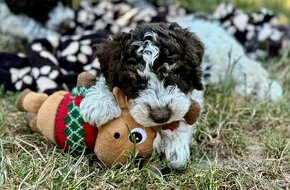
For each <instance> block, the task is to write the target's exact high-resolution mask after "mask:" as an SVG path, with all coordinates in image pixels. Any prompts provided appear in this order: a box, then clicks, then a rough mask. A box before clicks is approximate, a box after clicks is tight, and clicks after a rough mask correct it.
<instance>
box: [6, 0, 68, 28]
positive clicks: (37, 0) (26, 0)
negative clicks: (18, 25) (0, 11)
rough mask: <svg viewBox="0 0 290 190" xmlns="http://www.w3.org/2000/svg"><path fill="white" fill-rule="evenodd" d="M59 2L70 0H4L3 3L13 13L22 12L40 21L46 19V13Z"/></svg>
mask: <svg viewBox="0 0 290 190" xmlns="http://www.w3.org/2000/svg"><path fill="white" fill-rule="evenodd" d="M59 2H61V3H63V4H64V5H70V3H71V1H70V0H5V3H6V4H7V6H8V7H9V9H10V10H11V12H13V13H14V14H24V15H27V16H29V17H31V18H34V19H35V20H37V21H38V22H40V23H45V22H46V21H47V20H48V14H49V12H50V11H52V10H53V8H55V7H56V6H57V4H58V3H59Z"/></svg>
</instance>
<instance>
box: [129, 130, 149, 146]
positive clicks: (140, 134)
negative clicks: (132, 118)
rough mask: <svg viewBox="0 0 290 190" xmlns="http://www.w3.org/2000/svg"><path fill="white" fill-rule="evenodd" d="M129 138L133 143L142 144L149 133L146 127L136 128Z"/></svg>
mask: <svg viewBox="0 0 290 190" xmlns="http://www.w3.org/2000/svg"><path fill="white" fill-rule="evenodd" d="M128 138H129V140H130V141H131V142H132V143H136V144H141V143H143V142H144V141H145V140H146V139H147V133H146V131H145V130H144V129H141V128H135V129H132V131H131V133H130V134H129V137H128Z"/></svg>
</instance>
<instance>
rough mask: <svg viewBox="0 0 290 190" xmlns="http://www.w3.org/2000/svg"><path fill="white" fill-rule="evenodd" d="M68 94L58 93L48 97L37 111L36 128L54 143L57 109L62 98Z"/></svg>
mask: <svg viewBox="0 0 290 190" xmlns="http://www.w3.org/2000/svg"><path fill="white" fill-rule="evenodd" d="M67 93H68V92H65V91H59V92H56V93H54V94H52V95H51V96H49V97H48V98H47V99H46V101H45V102H44V103H43V104H42V106H41V107H40V108H39V110H38V114H37V127H38V129H39V131H40V132H41V134H42V135H43V136H45V137H46V138H48V139H49V140H51V141H52V142H54V143H56V142H55V138H54V137H55V133H54V128H55V117H56V114H57V108H58V106H59V104H60V102H61V100H62V99H63V96H64V95H65V94H67Z"/></svg>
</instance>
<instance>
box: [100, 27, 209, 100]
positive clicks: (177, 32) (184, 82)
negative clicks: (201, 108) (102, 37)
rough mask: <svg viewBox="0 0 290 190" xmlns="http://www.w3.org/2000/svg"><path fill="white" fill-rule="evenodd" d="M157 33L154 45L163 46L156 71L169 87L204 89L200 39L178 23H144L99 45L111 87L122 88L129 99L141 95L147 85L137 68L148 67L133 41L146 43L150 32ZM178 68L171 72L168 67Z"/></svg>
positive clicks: (155, 63) (188, 90)
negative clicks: (145, 35) (144, 38)
mask: <svg viewBox="0 0 290 190" xmlns="http://www.w3.org/2000/svg"><path fill="white" fill-rule="evenodd" d="M150 31H153V32H155V33H156V34H157V36H158V37H157V39H156V41H155V42H154V44H155V45H156V46H157V47H159V49H160V53H159V57H158V58H157V59H156V60H155V62H154V65H153V68H151V69H152V71H153V72H154V73H155V74H156V75H157V76H158V79H159V80H164V84H165V86H167V85H177V86H178V87H179V88H180V89H181V90H182V91H183V92H184V93H188V92H190V91H191V90H193V89H197V90H201V89H202V87H203V86H202V82H201V74H202V72H201V61H202V57H203V53H204V48H203V44H202V43H201V42H200V41H199V39H198V38H197V37H196V36H195V35H194V34H193V33H191V32H189V31H188V30H186V29H182V28H181V27H180V26H179V25H178V24H177V23H171V24H168V23H150V24H143V25H140V26H139V27H137V28H136V29H134V30H132V31H130V32H129V33H119V34H116V35H114V36H112V38H111V39H107V40H106V41H104V42H103V43H101V44H98V45H97V46H96V55H97V57H98V58H99V61H100V65H101V73H103V74H104V76H105V78H106V80H107V84H108V86H109V87H110V88H112V87H114V86H118V87H120V88H122V89H123V90H124V91H125V94H126V95H127V96H128V97H129V98H135V97H136V96H138V92H139V91H140V90H142V89H144V88H146V85H147V79H146V78H142V77H141V76H140V75H139V74H138V72H137V69H142V68H143V67H144V65H145V63H144V60H143V59H142V57H140V56H137V54H136V49H137V48H138V47H136V46H134V45H132V43H133V42H136V41H140V40H141V41H142V40H143V36H144V34H145V33H146V32H150ZM166 64H169V65H173V64H175V65H176V66H175V67H174V68H173V69H172V70H170V71H167V70H166V67H165V65H166Z"/></svg>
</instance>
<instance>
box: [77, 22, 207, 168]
mask: <svg viewBox="0 0 290 190" xmlns="http://www.w3.org/2000/svg"><path fill="white" fill-rule="evenodd" d="M203 52H204V48H203V44H202V43H201V42H200V40H199V39H198V38H197V37H196V36H195V35H194V34H193V33H191V32H189V31H188V30H185V29H182V28H181V27H180V26H179V25H178V24H177V23H171V24H168V23H150V24H142V25H140V26H139V27H137V28H136V29H134V30H132V31H131V32H129V33H119V34H116V35H114V36H112V38H110V39H108V40H106V41H105V42H103V43H101V44H99V45H97V47H96V55H97V57H98V59H99V62H100V69H101V73H102V76H100V79H99V81H100V82H98V83H97V84H96V85H95V86H93V87H92V88H91V89H90V90H89V91H88V93H87V95H86V97H85V98H84V100H83V101H82V103H81V105H80V113H81V115H82V116H83V118H84V119H85V121H86V122H89V123H91V124H95V125H97V126H100V125H102V124H104V123H106V122H108V121H109V120H111V119H113V118H115V117H118V116H119V115H120V113H121V110H120V108H118V106H117V104H116V102H115V100H114V98H113V96H112V94H111V91H112V88H113V87H115V86H117V87H119V88H121V89H123V90H124V92H125V94H126V96H127V98H128V106H129V111H130V113H131V115H132V116H133V117H134V119H135V120H136V121H137V122H138V123H140V124H141V125H143V126H145V127H148V126H159V125H164V124H167V123H171V122H173V121H179V122H180V123H179V127H178V129H177V130H175V131H173V132H172V131H170V132H169V131H167V130H164V131H162V132H161V134H160V136H158V138H156V141H155V142H154V148H155V149H156V150H157V152H159V153H164V154H165V155H166V158H167V159H168V160H169V165H170V166H171V167H173V168H180V167H183V166H184V165H185V163H186V161H187V160H188V158H189V143H190V141H191V136H192V133H193V127H191V126H188V124H186V123H185V122H184V120H183V117H184V116H185V114H186V113H187V112H188V110H189V107H190V105H191V99H192V98H194V99H195V101H197V102H199V103H200V104H202V99H201V97H202V96H201V95H200V93H201V90H202V88H203V85H202V82H201V75H202V72H201V61H202V57H203ZM99 91H102V92H103V93H102V95H101V97H100V96H99V97H97V96H96V93H95V92H99ZM98 94H99V93H98ZM97 100H101V101H97Z"/></svg>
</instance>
